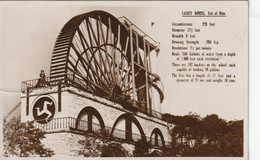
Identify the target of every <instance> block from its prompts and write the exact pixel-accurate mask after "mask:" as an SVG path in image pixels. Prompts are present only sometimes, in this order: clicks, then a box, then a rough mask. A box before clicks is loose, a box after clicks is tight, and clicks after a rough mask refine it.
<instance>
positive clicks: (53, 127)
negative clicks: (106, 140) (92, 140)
mask: <svg viewBox="0 0 260 160" xmlns="http://www.w3.org/2000/svg"><path fill="white" fill-rule="evenodd" d="M38 121H40V120H38ZM76 121H77V119H76V118H73V117H61V118H53V119H52V120H51V121H50V122H48V123H46V124H40V123H38V122H37V121H33V124H34V126H35V128H39V129H40V130H42V131H43V132H46V133H48V132H55V131H70V130H71V129H73V130H78V131H83V132H84V131H85V132H87V130H88V121H85V120H80V121H79V124H78V128H76ZM100 129H101V125H100V124H98V123H93V122H92V130H93V131H94V132H97V131H98V130H100ZM105 129H106V130H108V131H109V133H110V134H109V135H111V131H112V127H109V126H105ZM113 133H114V134H113V135H115V136H113V135H112V137H113V138H118V139H125V134H126V133H127V132H126V131H124V130H121V129H118V128H115V129H114V132H113ZM132 139H133V141H135V142H136V141H138V140H139V139H141V134H137V133H132ZM146 140H147V141H148V142H151V143H152V145H155V138H151V137H148V136H146ZM158 144H159V145H162V144H163V142H162V140H161V139H158ZM165 145H166V146H168V145H170V142H168V141H165Z"/></svg>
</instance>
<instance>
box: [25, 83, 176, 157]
mask: <svg viewBox="0 0 260 160" xmlns="http://www.w3.org/2000/svg"><path fill="white" fill-rule="evenodd" d="M42 96H48V97H50V98H51V99H53V100H54V101H55V106H56V110H55V116H54V117H53V118H62V117H72V118H77V117H78V114H79V113H80V111H81V110H82V109H83V108H85V107H93V108H95V109H96V110H97V111H98V112H99V114H100V115H101V117H102V119H103V121H104V123H105V126H108V127H112V126H113V125H114V123H115V121H116V120H117V118H118V117H119V116H120V115H122V114H125V113H131V114H132V115H133V116H134V117H135V118H136V119H137V120H138V121H139V123H140V124H141V126H142V128H143V131H144V133H145V136H146V137H150V136H151V133H152V131H153V129H155V128H158V129H160V131H161V132H162V134H163V136H164V140H165V141H170V140H171V139H170V135H169V133H168V126H167V123H166V122H164V121H162V120H161V119H159V118H155V117H151V116H148V115H146V114H143V113H141V112H137V113H132V112H130V111H128V110H126V109H124V108H123V107H122V106H121V105H119V104H117V103H114V102H111V101H109V100H107V99H104V98H100V97H98V96H94V95H92V94H90V93H87V92H84V91H81V90H79V89H77V88H74V87H64V88H62V93H61V111H60V112H58V88H57V87H44V88H39V89H33V90H32V91H31V92H30V97H29V115H26V94H23V95H22V98H21V120H22V121H23V122H24V121H32V120H34V119H33V115H32V107H33V105H34V103H35V102H36V100H37V99H39V98H40V97H42ZM49 123H50V122H49ZM82 138H84V136H82V135H77V134H74V133H69V132H56V133H48V134H46V139H45V140H44V144H45V145H46V146H47V147H50V148H54V149H53V150H54V151H55V153H56V154H58V155H63V154H65V152H66V153H69V154H72V155H71V156H75V155H74V154H75V153H77V150H79V149H80V146H79V144H78V143H75V142H78V140H80V139H82ZM130 148H131V147H130ZM71 150H75V152H71Z"/></svg>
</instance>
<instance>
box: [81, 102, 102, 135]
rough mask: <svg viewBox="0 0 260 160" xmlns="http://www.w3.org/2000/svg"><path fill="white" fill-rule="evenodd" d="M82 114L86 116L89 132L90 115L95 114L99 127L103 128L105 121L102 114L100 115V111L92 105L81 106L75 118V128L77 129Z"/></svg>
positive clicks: (90, 128)
mask: <svg viewBox="0 0 260 160" xmlns="http://www.w3.org/2000/svg"><path fill="white" fill-rule="evenodd" d="M84 115H87V116H88V122H87V123H88V131H89V132H92V131H93V130H92V124H93V123H92V117H93V116H95V117H96V118H97V119H98V122H99V124H100V127H101V129H104V128H105V123H104V121H103V118H102V116H101V115H100V113H99V112H98V111H97V110H96V109H95V108H93V107H90V106H88V107H85V108H83V109H82V110H81V111H80V112H79V114H78V117H77V120H76V129H79V123H80V120H81V118H82V117H83V116H84Z"/></svg>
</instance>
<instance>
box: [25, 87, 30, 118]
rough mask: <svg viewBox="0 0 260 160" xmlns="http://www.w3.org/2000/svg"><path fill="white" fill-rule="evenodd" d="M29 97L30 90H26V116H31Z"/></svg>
mask: <svg viewBox="0 0 260 160" xmlns="http://www.w3.org/2000/svg"><path fill="white" fill-rule="evenodd" d="M29 95H30V88H29V87H27V88H26V115H29V98H30V97H29Z"/></svg>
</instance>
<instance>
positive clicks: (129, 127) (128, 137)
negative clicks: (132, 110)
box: [125, 119, 133, 141]
mask: <svg viewBox="0 0 260 160" xmlns="http://www.w3.org/2000/svg"><path fill="white" fill-rule="evenodd" d="M125 139H126V140H127V141H132V140H133V139H132V121H131V120H129V119H125Z"/></svg>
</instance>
